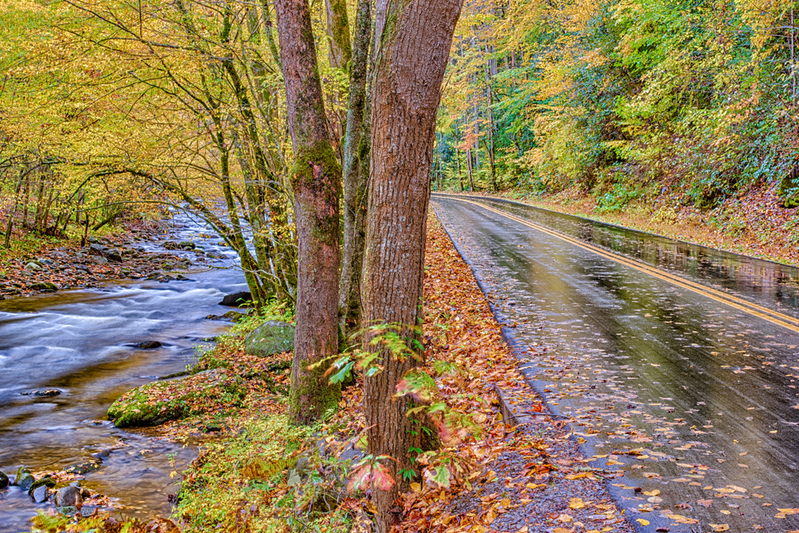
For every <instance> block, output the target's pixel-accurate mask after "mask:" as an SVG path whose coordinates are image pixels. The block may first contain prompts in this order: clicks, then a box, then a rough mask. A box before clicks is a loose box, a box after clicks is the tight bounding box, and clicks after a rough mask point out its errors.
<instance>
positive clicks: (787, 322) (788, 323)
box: [437, 193, 799, 333]
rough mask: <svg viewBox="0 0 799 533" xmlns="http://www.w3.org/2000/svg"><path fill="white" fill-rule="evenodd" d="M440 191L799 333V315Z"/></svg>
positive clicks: (445, 195)
mask: <svg viewBox="0 0 799 533" xmlns="http://www.w3.org/2000/svg"><path fill="white" fill-rule="evenodd" d="M437 195H440V196H444V197H446V198H449V199H453V200H457V201H459V202H464V203H467V204H471V205H474V206H477V207H480V208H482V209H485V210H486V211H490V212H492V213H496V214H498V215H500V216H502V217H505V218H507V219H509V220H513V221H514V222H517V223H519V224H522V225H523V226H527V227H528V228H532V229H534V230H536V231H540V232H541V233H545V234H547V235H550V236H552V237H555V238H557V239H560V240H562V241H566V242H568V243H569V244H573V245H574V246H577V247H578V248H582V249H583V250H588V251H589V252H593V253H595V254H597V255H599V256H601V257H604V258H606V259H610V260H611V261H615V262H617V263H619V264H622V265H624V266H628V267H630V268H634V269H635V270H638V271H639V272H643V273H645V274H649V275H650V276H653V277H655V278H658V279H660V280H663V281H666V282H668V283H671V284H672V285H676V286H677V287H680V288H683V289H686V290H689V291H692V292H695V293H697V294H700V295H702V296H705V297H707V298H710V299H711V300H715V301H717V302H720V303H723V304H725V305H728V306H730V307H732V308H734V309H737V310H739V311H743V312H744V313H749V314H750V315H754V316H756V317H758V318H762V319H763V320H767V321H769V322H771V323H772V324H776V325H778V326H782V327H783V328H786V329H788V330H791V331H793V332H794V333H799V319H796V318H794V317H792V316H789V315H786V314H783V313H780V312H779V311H774V310H773V309H769V308H768V307H763V306H762V305H758V304H755V303H752V302H749V301H747V300H744V299H742V298H738V297H736V296H732V295H730V294H727V293H725V292H722V291H719V290H716V289H712V288H710V287H706V286H705V285H701V284H699V283H695V282H693V281H691V280H688V279H685V278H681V277H679V276H675V275H673V274H669V273H668V272H664V271H662V270H658V269H656V268H654V267H651V266H649V265H645V264H643V263H639V262H638V261H633V260H631V259H627V258H626V257H622V256H619V255H616V254H613V253H610V252H607V251H605V250H603V249H602V248H599V247H598V246H594V245H592V244H588V243H586V242H583V241H580V240H578V239H575V238H574V237H571V236H569V235H565V234H563V233H559V232H557V231H552V230H550V229H548V228H545V227H544V226H541V225H540V224H536V223H535V222H530V221H529V220H525V219H523V218H520V217H517V216H516V215H511V214H510V213H506V212H504V211H501V210H499V209H494V208H493V207H488V206H487V205H484V204H481V203H478V202H475V201H472V200H466V199H464V198H460V197H458V196H453V195H447V194H441V193H437Z"/></svg>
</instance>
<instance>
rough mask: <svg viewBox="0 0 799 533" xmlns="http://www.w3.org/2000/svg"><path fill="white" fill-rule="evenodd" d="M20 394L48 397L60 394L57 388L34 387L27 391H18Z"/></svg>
mask: <svg viewBox="0 0 799 533" xmlns="http://www.w3.org/2000/svg"><path fill="white" fill-rule="evenodd" d="M20 394H21V395H22V396H41V397H44V398H50V397H53V396H58V395H59V394H61V391H60V390H58V389H36V390H32V391H27V392H20Z"/></svg>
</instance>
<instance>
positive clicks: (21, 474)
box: [14, 466, 36, 490]
mask: <svg viewBox="0 0 799 533" xmlns="http://www.w3.org/2000/svg"><path fill="white" fill-rule="evenodd" d="M35 481H36V479H34V477H33V474H31V471H30V470H28V469H27V468H25V467H24V466H21V467H19V470H17V477H16V480H15V481H14V484H15V485H16V486H17V487H19V488H21V489H22V490H28V489H30V488H31V486H32V485H33V483H34V482H35Z"/></svg>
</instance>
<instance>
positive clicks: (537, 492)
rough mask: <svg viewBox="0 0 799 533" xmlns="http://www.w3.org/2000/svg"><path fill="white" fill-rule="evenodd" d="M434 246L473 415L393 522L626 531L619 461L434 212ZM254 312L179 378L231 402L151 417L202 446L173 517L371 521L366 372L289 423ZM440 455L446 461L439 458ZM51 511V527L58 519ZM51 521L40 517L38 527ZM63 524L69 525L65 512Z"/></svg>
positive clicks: (452, 400) (160, 430)
mask: <svg viewBox="0 0 799 533" xmlns="http://www.w3.org/2000/svg"><path fill="white" fill-rule="evenodd" d="M427 246H428V248H427V257H426V265H425V266H426V268H425V272H426V274H425V308H426V315H425V316H426V323H425V339H424V341H425V355H426V358H427V361H428V363H429V364H428V366H427V367H426V370H427V371H428V372H429V373H430V374H431V375H432V376H433V377H434V379H435V381H436V383H437V385H438V387H437V389H438V394H440V396H441V399H442V400H443V401H445V402H446V404H447V406H448V408H449V409H451V413H452V414H453V418H456V419H457V418H461V419H462V420H463V421H464V422H466V421H468V423H464V424H462V425H461V426H460V430H459V431H456V432H455V434H454V435H453V437H452V438H451V439H450V440H448V442H447V444H446V446H445V447H444V449H443V450H442V451H441V453H438V454H434V455H431V456H429V457H426V458H425V459H424V461H423V462H422V465H423V469H424V471H425V473H426V474H423V477H422V478H420V479H416V480H415V481H414V483H412V485H411V489H412V490H411V491H409V492H407V493H405V494H404V495H402V498H401V500H400V501H398V507H397V510H398V513H397V514H398V524H397V530H398V531H400V532H409V533H410V532H412V531H435V532H443V531H464V532H465V531H470V532H471V531H477V532H479V531H509V532H517V531H518V532H526V533H534V532H539V533H544V532H547V533H551V532H553V531H556V532H565V531H578V530H584V531H597V532H598V531H617V532H622V533H623V532H629V531H632V528H631V527H630V525H629V524H628V523H627V522H626V519H625V518H624V517H623V515H622V513H621V512H620V511H619V509H618V508H617V507H616V505H615V504H614V503H613V501H612V500H611V498H610V496H609V494H608V492H607V489H606V485H605V483H606V479H608V478H611V477H613V475H614V474H613V473H611V472H607V471H604V470H600V469H595V468H591V467H590V466H589V465H588V464H587V463H586V460H585V458H584V457H582V455H581V454H580V452H579V450H578V448H577V446H578V445H577V442H576V441H575V440H573V437H572V436H571V434H570V431H569V429H568V427H567V426H566V425H565V423H564V421H562V420H559V419H557V418H554V417H552V416H549V415H548V414H547V411H546V407H545V406H544V405H543V404H542V402H541V399H540V398H538V397H537V396H536V395H535V394H534V393H533V392H532V391H530V390H529V389H528V387H527V386H526V385H524V383H525V382H524V379H523V377H522V376H521V374H520V373H519V371H518V370H517V368H516V364H517V363H516V360H515V358H514V357H513V355H512V353H511V352H510V350H509V348H508V347H507V345H506V344H505V342H504V340H503V339H502V335H501V331H500V328H499V326H498V325H497V323H496V321H495V320H494V317H493V315H492V313H491V310H490V308H489V305H488V302H487V301H486V299H485V297H484V296H483V294H482V293H481V291H480V289H479V287H478V286H477V284H476V282H475V280H474V278H473V276H472V274H471V271H470V269H469V267H468V266H467V265H466V264H465V263H464V262H463V261H462V259H461V258H460V256H459V255H458V253H457V252H456V251H455V249H454V247H453V245H452V243H451V241H450V240H449V238H448V236H447V235H446V234H445V233H444V231H443V229H442V227H441V225H440V223H439V222H438V221H437V220H436V219H435V218H433V217H431V219H430V222H429V232H428V244H427ZM263 318H264V317H262V318H261V320H263ZM269 318H271V319H275V318H279V319H281V320H284V321H285V320H290V319H289V318H288V317H286V316H285V315H284V316H270V317H269ZM257 322H258V321H257V320H254V319H253V318H252V317H251V318H249V319H246V320H244V321H242V322H240V323H239V324H237V325H236V326H235V327H234V329H233V330H232V331H231V333H230V334H229V335H227V336H224V337H223V338H221V339H220V342H219V344H218V345H217V347H216V348H215V349H213V350H212V351H209V352H208V353H206V354H204V355H203V356H202V357H200V361H199V366H198V367H197V368H196V369H195V370H196V371H197V372H196V373H195V374H193V376H191V377H187V378H185V380H184V383H186V384H187V387H185V388H184V389H183V390H184V392H185V391H186V390H194V391H197V390H208V389H205V388H204V387H200V386H195V384H194V382H192V381H190V380H201V379H206V377H208V376H212V377H210V378H209V379H213V380H214V381H215V382H216V383H227V384H228V385H231V384H234V385H235V387H236V389H237V390H238V391H239V394H238V395H237V400H236V402H231V401H229V400H230V398H228V401H227V402H226V401H225V400H224V394H225V392H224V391H222V390H221V389H219V390H218V391H217V392H215V393H214V395H213V398H212V397H210V396H205V397H204V399H203V400H202V401H197V402H194V403H193V404H192V405H193V406H194V407H193V408H192V410H191V413H190V414H189V415H188V416H186V417H183V418H180V419H178V420H173V421H170V422H167V423H166V424H163V425H161V426H158V427H156V428H154V429H153V430H151V431H152V434H153V435H154V436H158V437H159V438H170V439H175V440H178V441H186V442H188V441H194V442H196V441H198V440H200V441H201V443H202V444H201V449H202V451H201V453H200V455H199V457H198V459H197V460H196V461H195V462H194V463H193V464H192V466H191V467H190V468H189V469H188V470H187V471H186V472H183V476H184V481H183V485H182V489H181V491H180V493H179V494H178V495H176V496H175V499H176V501H177V507H176V510H175V513H174V515H173V517H172V518H173V519H174V520H175V522H176V524H177V527H180V528H181V529H182V530H184V531H206V530H210V529H215V530H216V529H218V530H220V531H255V530H262V529H265V528H273V529H274V530H275V531H292V530H295V529H296V528H298V527H309V528H311V527H312V528H318V530H320V531H369V530H370V529H369V528H370V525H369V524H370V516H371V512H372V510H373V508H372V506H371V504H370V501H369V491H368V490H366V491H363V490H353V489H354V488H355V487H354V486H353V484H352V483H350V480H352V478H353V474H354V473H356V472H358V473H361V474H363V473H364V472H368V470H366V471H365V470H364V468H366V467H368V465H369V458H368V456H365V455H364V453H363V452H362V451H361V450H360V449H359V441H360V435H361V434H362V432H363V429H364V422H363V414H362V411H361V408H360V406H361V387H360V383H358V382H356V383H355V385H354V386H350V387H347V388H346V389H345V390H344V393H343V398H342V401H341V402H340V409H339V410H338V411H337V412H336V413H335V414H334V415H333V416H332V418H331V419H329V420H327V421H326V422H325V423H323V424H319V425H317V426H315V427H313V428H309V429H305V428H294V427H292V426H290V425H289V424H288V421H287V419H286V417H285V415H284V414H283V413H284V412H285V410H286V398H285V391H286V386H287V384H288V372H287V363H288V361H289V360H290V354H288V353H286V352H280V353H277V354H273V355H270V356H266V357H259V356H253V355H248V354H247V353H246V349H245V343H244V338H245V337H246V335H247V334H248V332H250V331H252V330H253V329H254V328H255V327H256V324H257ZM436 369H438V371H436ZM197 376H200V377H197ZM169 383H172V384H174V383H176V382H174V381H173V382H169ZM169 386H170V387H177V385H169ZM142 389H143V388H142ZM142 389H139V390H142ZM148 394H150V396H149V399H147V400H145V403H146V404H147V405H155V404H157V403H158V401H159V399H163V400H168V399H169V398H175V397H176V395H175V389H174V388H172V389H170V393H169V394H166V393H164V391H160V392H159V391H158V390H153V389H151V390H150V391H149V392H148ZM227 394H230V390H228V392H227ZM134 396H135V394H134V395H131V398H133V397H134ZM139 401H141V397H139ZM233 403H236V404H238V407H237V408H236V409H231V406H232V405H233ZM203 405H204V406H205V407H206V408H205V409H200V406H203ZM463 417H465V418H463ZM425 463H426V466H425ZM443 466H447V467H448V470H447V472H448V474H442V473H441V472H442V471H441V470H438V469H439V468H441V467H443ZM437 473H438V474H439V475H438V476H436V475H435V474H437ZM176 475H177V473H176ZM46 520H49V522H47V523H48V524H49V527H53V523H54V520H56V518H54V517H51V518H49V519H46ZM44 521H45V519H44V518H40V519H39V524H40V526H42V527H41V529H42V530H43V529H45V528H44V527H43V526H44V525H45V523H44ZM59 523H60V524H61V525H60V526H58V527H66V525H67V523H68V521H66V520H62V521H61V522H59ZM160 523H161V524H166V525H163V527H164V528H167V527H171V526H169V525H168V523H167V522H166V521H162V522H160ZM118 525H119V524H118V523H115V522H114V523H112V522H108V523H107V524H105V523H102V522H101V521H100V520H99V519H97V520H94V521H86V520H84V521H82V522H79V523H77V524H75V523H73V524H72V525H71V526H70V527H72V528H73V530H74V531H87V530H88V529H87V528H89V526H91V528H94V529H97V530H98V531H100V530H103V531H115V530H116V529H115V528H117V527H118ZM129 527H130V528H131V529H130V531H137V530H138V531H143V530H144V528H145V527H146V526H145V525H144V524H142V523H132V524H130V525H129ZM167 530H169V529H164V531H167ZM270 530H272V529H270Z"/></svg>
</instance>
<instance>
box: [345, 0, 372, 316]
mask: <svg viewBox="0 0 799 533" xmlns="http://www.w3.org/2000/svg"><path fill="white" fill-rule="evenodd" d="M371 41H372V6H371V0H358V16H357V18H356V20H355V43H354V44H355V46H354V50H353V52H354V53H353V61H352V66H351V68H350V96H349V102H348V106H347V107H348V111H347V113H348V114H347V131H346V134H345V136H344V250H343V257H342V261H341V284H340V294H339V322H340V326H341V330H342V331H343V332H348V330H349V329H356V328H357V327H358V325H359V324H360V319H361V308H362V306H361V272H362V270H363V252H364V246H365V244H366V200H367V195H368V193H369V188H368V183H369V164H370V163H369V161H370V141H371V140H370V138H369V133H370V131H371V130H370V127H369V117H370V107H371V106H370V102H369V99H368V95H367V88H366V85H367V84H366V81H367V77H368V71H369V68H368V67H369V49H370V46H369V44H370V42H371Z"/></svg>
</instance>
